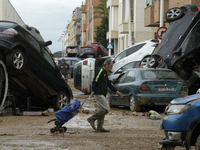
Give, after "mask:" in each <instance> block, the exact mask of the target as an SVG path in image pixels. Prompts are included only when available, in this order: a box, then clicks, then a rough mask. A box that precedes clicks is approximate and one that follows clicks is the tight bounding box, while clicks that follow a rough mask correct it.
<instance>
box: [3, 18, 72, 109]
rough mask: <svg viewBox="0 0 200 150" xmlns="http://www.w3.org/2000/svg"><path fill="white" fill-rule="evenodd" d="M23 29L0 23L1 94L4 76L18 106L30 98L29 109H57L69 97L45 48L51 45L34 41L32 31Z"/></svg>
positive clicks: (25, 104)
mask: <svg viewBox="0 0 200 150" xmlns="http://www.w3.org/2000/svg"><path fill="white" fill-rule="evenodd" d="M25 27H26V28H23V27H22V26H20V25H18V24H17V23H15V22H9V21H0V60H1V62H2V65H1V67H0V69H1V79H2V80H0V81H1V85H4V86H1V93H3V91H2V90H4V88H2V87H6V85H7V83H6V80H5V79H6V78H4V76H5V77H6V75H7V76H8V90H9V92H10V93H12V94H13V95H14V96H15V99H16V100H17V103H16V104H17V105H18V106H19V107H21V106H24V107H26V106H27V98H31V104H32V105H33V106H37V107H45V108H48V107H49V106H51V107H54V108H55V109H61V108H63V106H64V105H66V104H67V103H69V102H70V99H71V98H72V97H73V94H72V91H71V88H70V87H69V85H68V84H67V83H66V82H65V80H64V79H63V78H62V76H61V74H60V72H59V70H58V69H57V65H56V64H55V62H54V60H53V58H52V54H51V53H49V51H48V50H47V49H46V46H48V45H49V44H51V42H43V41H38V39H37V38H35V36H33V34H31V33H32V32H36V29H35V28H31V27H27V26H25ZM28 30H32V31H29V32H28ZM36 34H39V31H37V32H36ZM4 64H5V67H6V70H5V69H4V68H5V67H4ZM6 72H7V73H6ZM4 91H6V89H5V90H4ZM29 100H30V99H29ZM0 102H1V101H0Z"/></svg>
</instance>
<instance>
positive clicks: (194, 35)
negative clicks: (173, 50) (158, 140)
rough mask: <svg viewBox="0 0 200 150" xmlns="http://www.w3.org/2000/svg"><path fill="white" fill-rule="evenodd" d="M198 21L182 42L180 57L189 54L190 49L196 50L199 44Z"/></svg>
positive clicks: (199, 25)
mask: <svg viewBox="0 0 200 150" xmlns="http://www.w3.org/2000/svg"><path fill="white" fill-rule="evenodd" d="M199 31H200V21H199V22H198V23H197V24H196V26H195V27H194V28H193V29H192V30H191V31H190V33H189V35H188V36H187V38H186V39H185V41H184V42H183V44H182V46H181V48H182V55H184V54H186V53H188V52H190V51H191V50H192V49H194V48H196V46H197V44H199V42H200V32H199Z"/></svg>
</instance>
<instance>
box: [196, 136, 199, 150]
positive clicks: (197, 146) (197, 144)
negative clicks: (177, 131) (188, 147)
mask: <svg viewBox="0 0 200 150" xmlns="http://www.w3.org/2000/svg"><path fill="white" fill-rule="evenodd" d="M199 149H200V135H199V136H198V137H197V140H196V142H195V150H199Z"/></svg>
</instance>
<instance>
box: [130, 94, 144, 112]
mask: <svg viewBox="0 0 200 150" xmlns="http://www.w3.org/2000/svg"><path fill="white" fill-rule="evenodd" d="M129 106H130V110H131V111H137V112H138V111H140V110H141V106H138V105H137V104H136V101H135V97H134V96H133V95H131V96H130V97H129Z"/></svg>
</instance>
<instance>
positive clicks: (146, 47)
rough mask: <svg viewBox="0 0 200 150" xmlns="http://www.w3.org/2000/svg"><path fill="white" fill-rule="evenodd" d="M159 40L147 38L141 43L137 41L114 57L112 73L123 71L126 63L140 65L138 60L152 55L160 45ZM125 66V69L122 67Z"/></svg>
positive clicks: (130, 65)
mask: <svg viewBox="0 0 200 150" xmlns="http://www.w3.org/2000/svg"><path fill="white" fill-rule="evenodd" d="M158 43H159V41H158V40H155V39H154V40H147V41H143V42H140V43H136V44H134V45H132V46H130V47H128V48H126V49H124V50H123V51H122V52H120V53H119V54H118V55H116V56H115V57H114V58H113V62H114V64H113V68H112V70H111V73H110V74H112V75H114V74H117V73H121V72H122V70H123V69H125V68H126V67H124V66H125V65H128V66H127V67H130V68H136V67H139V64H138V62H140V61H141V60H142V59H143V58H146V57H149V56H151V54H152V53H153V52H154V51H155V50H156V48H157V46H158ZM122 67H123V69H122Z"/></svg>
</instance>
